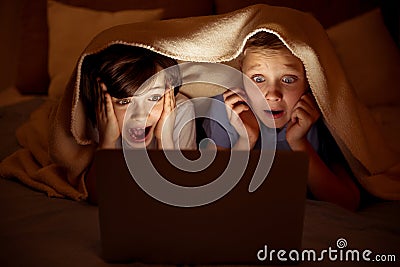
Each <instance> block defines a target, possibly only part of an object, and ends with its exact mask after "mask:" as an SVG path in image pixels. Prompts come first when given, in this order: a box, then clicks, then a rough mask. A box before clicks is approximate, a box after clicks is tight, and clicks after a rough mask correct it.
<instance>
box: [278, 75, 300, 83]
mask: <svg viewBox="0 0 400 267" xmlns="http://www.w3.org/2000/svg"><path fill="white" fill-rule="evenodd" d="M296 80H297V79H296V77H292V76H285V77H283V78H282V82H284V83H294V82H295V81H296Z"/></svg>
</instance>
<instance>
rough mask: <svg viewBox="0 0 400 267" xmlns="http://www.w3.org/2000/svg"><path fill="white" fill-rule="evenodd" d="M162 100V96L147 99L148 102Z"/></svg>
mask: <svg viewBox="0 0 400 267" xmlns="http://www.w3.org/2000/svg"><path fill="white" fill-rule="evenodd" d="M161 98H162V95H152V96H150V97H149V98H148V100H150V101H159V100H160V99H161Z"/></svg>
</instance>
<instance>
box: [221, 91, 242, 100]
mask: <svg viewBox="0 0 400 267" xmlns="http://www.w3.org/2000/svg"><path fill="white" fill-rule="evenodd" d="M232 95H238V96H240V97H241V98H242V99H243V100H246V99H247V95H246V92H245V91H244V90H243V89H241V88H231V89H229V90H226V91H225V92H224V93H223V96H224V100H225V99H226V98H229V97H230V96H232Z"/></svg>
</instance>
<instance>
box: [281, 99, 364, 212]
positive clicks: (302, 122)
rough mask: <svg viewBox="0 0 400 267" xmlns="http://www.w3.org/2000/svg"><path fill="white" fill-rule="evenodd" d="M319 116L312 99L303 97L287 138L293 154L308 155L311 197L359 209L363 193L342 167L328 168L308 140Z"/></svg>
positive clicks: (293, 116)
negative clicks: (361, 193) (307, 135)
mask: <svg viewBox="0 0 400 267" xmlns="http://www.w3.org/2000/svg"><path fill="white" fill-rule="evenodd" d="M319 116H320V111H319V110H318V108H317V105H316V104H315V102H314V100H313V98H312V96H310V95H308V94H306V95H303V96H302V97H301V99H300V100H299V102H298V103H297V104H296V106H295V107H294V110H293V113H292V120H291V122H289V125H288V129H287V132H286V139H287V141H288V143H289V145H290V147H291V148H292V150H293V151H304V152H306V153H307V154H308V156H309V175H308V187H309V189H310V190H311V192H312V194H313V195H314V196H315V197H316V198H317V199H319V200H323V201H329V202H332V203H336V204H338V205H340V206H342V207H345V208H347V209H350V210H356V209H357V207H358V205H359V202H360V192H359V190H358V188H357V186H356V185H355V184H354V182H353V181H352V179H351V177H350V175H349V174H348V173H347V172H346V171H345V169H344V167H343V166H340V165H339V164H332V166H330V167H331V169H330V168H328V166H326V164H325V163H324V162H323V161H322V159H321V158H320V157H319V155H318V154H317V152H316V151H315V150H314V148H313V147H312V146H311V144H310V143H309V142H308V140H307V138H306V134H307V132H308V131H309V129H310V128H311V126H312V125H313V124H314V123H315V122H316V121H317V120H318V118H319Z"/></svg>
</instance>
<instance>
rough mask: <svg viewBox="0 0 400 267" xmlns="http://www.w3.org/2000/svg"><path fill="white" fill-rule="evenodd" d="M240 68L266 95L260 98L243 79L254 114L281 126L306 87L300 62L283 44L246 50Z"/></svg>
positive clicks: (271, 125)
mask: <svg viewBox="0 0 400 267" xmlns="http://www.w3.org/2000/svg"><path fill="white" fill-rule="evenodd" d="M242 72H243V73H244V74H245V75H246V76H247V77H249V78H250V79H251V80H252V81H253V82H254V83H255V84H256V85H257V86H258V88H259V89H260V90H261V93H262V95H263V96H264V97H265V98H264V99H262V98H260V97H259V96H260V95H259V93H257V92H255V90H254V89H252V86H249V81H248V80H247V79H244V80H245V81H244V85H245V88H248V89H246V94H247V96H248V100H249V104H250V105H251V106H252V108H253V110H254V112H255V113H256V115H257V117H258V118H259V119H260V120H261V121H262V122H263V123H264V124H265V125H266V126H268V127H270V128H272V127H275V128H279V129H280V128H283V127H284V126H285V125H286V123H288V122H289V120H290V119H291V115H292V111H293V107H294V106H295V105H296V103H297V101H298V100H299V99H300V97H301V96H302V95H303V94H304V93H305V92H306V90H307V88H308V85H307V81H306V77H305V71H304V67H303V64H302V62H301V61H300V60H299V59H298V58H297V57H295V56H293V54H292V53H291V52H290V51H289V50H288V49H286V48H282V49H279V50H268V49H267V50H264V51H262V52H259V51H253V50H247V51H246V55H245V57H244V58H243V60H242ZM246 80H247V81H246ZM246 84H247V86H246ZM253 88H254V87H253ZM266 103H268V105H269V106H268V105H266ZM272 121H274V122H275V126H274V125H273V124H272V123H271V122H272Z"/></svg>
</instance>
